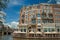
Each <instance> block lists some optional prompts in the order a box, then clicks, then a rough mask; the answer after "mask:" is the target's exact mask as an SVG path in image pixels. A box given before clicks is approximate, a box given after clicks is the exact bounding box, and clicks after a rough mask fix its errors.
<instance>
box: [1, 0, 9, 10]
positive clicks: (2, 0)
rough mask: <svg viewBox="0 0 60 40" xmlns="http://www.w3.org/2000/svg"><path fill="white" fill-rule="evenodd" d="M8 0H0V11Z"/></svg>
mask: <svg viewBox="0 0 60 40" xmlns="http://www.w3.org/2000/svg"><path fill="white" fill-rule="evenodd" d="M8 2H9V0H0V11H1V10H3V9H5V8H6V7H7V4H8Z"/></svg>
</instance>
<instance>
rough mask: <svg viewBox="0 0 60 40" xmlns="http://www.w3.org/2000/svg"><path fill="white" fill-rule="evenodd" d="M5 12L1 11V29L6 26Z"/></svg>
mask: <svg viewBox="0 0 60 40" xmlns="http://www.w3.org/2000/svg"><path fill="white" fill-rule="evenodd" d="M5 15H6V14H5V13H4V12H3V11H0V30H2V27H3V26H4V22H5V20H4V19H5Z"/></svg>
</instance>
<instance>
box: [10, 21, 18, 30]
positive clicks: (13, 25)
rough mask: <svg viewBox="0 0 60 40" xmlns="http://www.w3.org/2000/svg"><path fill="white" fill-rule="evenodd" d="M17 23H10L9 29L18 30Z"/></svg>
mask: <svg viewBox="0 0 60 40" xmlns="http://www.w3.org/2000/svg"><path fill="white" fill-rule="evenodd" d="M18 24H19V23H18V22H16V21H12V22H11V23H10V25H11V28H15V29H17V28H18Z"/></svg>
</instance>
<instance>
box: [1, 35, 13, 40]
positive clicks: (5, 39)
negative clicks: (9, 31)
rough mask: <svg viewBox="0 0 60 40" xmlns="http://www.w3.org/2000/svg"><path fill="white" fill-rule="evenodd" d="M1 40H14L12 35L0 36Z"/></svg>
mask: <svg viewBox="0 0 60 40" xmlns="http://www.w3.org/2000/svg"><path fill="white" fill-rule="evenodd" d="M0 40H13V37H12V35H4V36H0Z"/></svg>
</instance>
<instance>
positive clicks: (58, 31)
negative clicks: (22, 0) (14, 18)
mask: <svg viewBox="0 0 60 40" xmlns="http://www.w3.org/2000/svg"><path fill="white" fill-rule="evenodd" d="M19 35H20V37H29V38H30V37H33V38H34V37H60V5H59V4H46V3H41V4H37V5H32V6H27V7H23V8H22V9H21V11H20V21H19Z"/></svg>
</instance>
